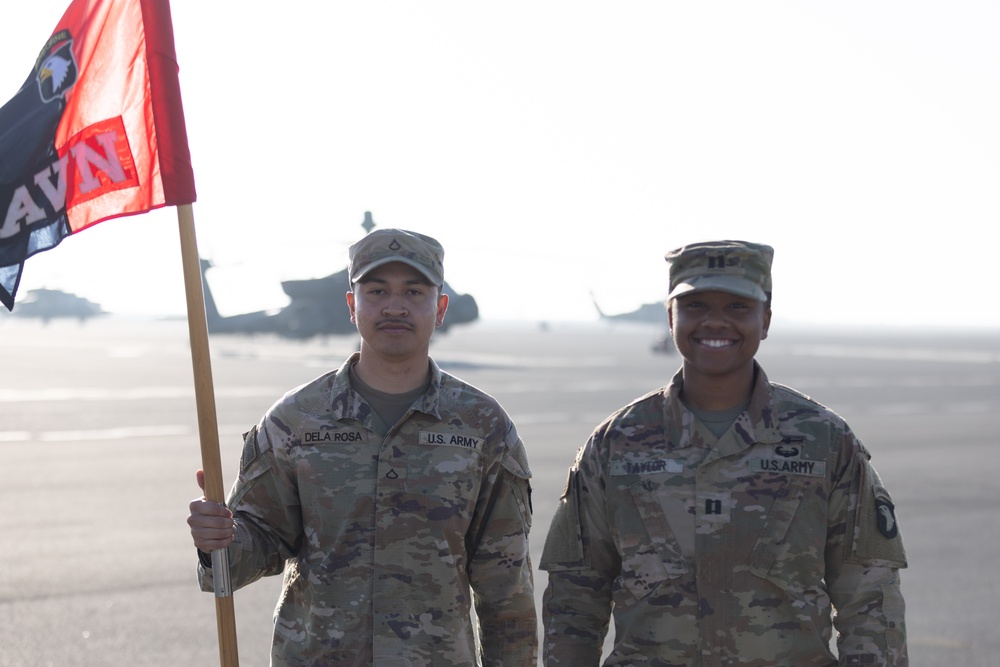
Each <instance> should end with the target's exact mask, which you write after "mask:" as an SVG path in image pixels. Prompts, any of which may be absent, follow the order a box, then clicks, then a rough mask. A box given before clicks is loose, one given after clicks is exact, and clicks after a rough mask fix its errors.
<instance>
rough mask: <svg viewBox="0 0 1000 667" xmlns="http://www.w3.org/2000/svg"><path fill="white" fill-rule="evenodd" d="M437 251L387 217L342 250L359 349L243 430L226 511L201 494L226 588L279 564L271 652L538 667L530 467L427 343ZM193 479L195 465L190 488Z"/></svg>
mask: <svg viewBox="0 0 1000 667" xmlns="http://www.w3.org/2000/svg"><path fill="white" fill-rule="evenodd" d="M443 258H444V250H443V248H442V247H441V245H440V244H439V243H438V242H437V241H436V240H434V239H432V238H430V237H428V236H424V235H422V234H417V233H414V232H407V231H404V230H399V229H380V230H376V231H373V232H371V233H370V234H368V235H367V236H365V237H364V238H363V239H361V240H360V241H359V242H357V243H356V244H354V245H353V246H351V248H350V265H349V273H350V280H351V285H352V289H351V291H350V292H348V293H347V302H348V306H349V308H350V312H351V320H352V321H353V322H354V323H355V324H356V325H357V327H358V331H359V333H360V334H361V350H360V352H358V353H355V354H354V355H352V356H351V357H350V358H349V359H348V360H347V361H346V362H345V363H344V364H343V366H341V368H340V369H339V370H337V371H333V372H330V373H327V374H325V375H323V376H321V377H319V378H317V379H316V380H313V381H312V382H310V383H307V384H305V385H303V386H301V387H299V388H297V389H295V390H293V391H291V392H289V393H288V394H286V395H285V396H284V397H282V398H281V399H279V400H278V402H277V403H275V404H274V406H272V407H271V408H270V409H269V410H268V411H267V413H266V414H265V415H264V417H263V419H262V420H261V421H260V423H259V424H258V425H257V426H256V427H254V428H253V429H252V430H251V431H250V433H248V434H247V436H246V440H245V445H244V450H243V457H242V460H241V462H240V473H239V477H238V479H237V480H236V483H235V484H234V486H233V488H232V490H231V491H230V494H229V499H228V503H227V504H228V507H229V508H231V511H230V509H226V507H223V506H221V505H219V504H217V503H213V502H209V501H206V500H205V499H204V498H197V499H195V500H193V501H192V502H191V505H190V511H191V514H190V516H189V518H188V523H189V525H190V527H191V535H192V537H193V539H194V543H195V546H197V547H198V548H199V549H200V550H201V563H200V565H199V574H200V577H201V584H202V588H203V589H204V590H212V570H211V560H210V559H209V558H207V556H206V553H205V552H209V551H212V550H215V549H220V548H227V549H228V555H229V559H230V563H231V574H232V583H233V586H234V588H238V587H240V586H244V585H246V584H249V583H251V582H253V581H255V580H256V579H258V578H260V577H262V576H266V575H273V574H279V573H282V572H283V573H284V587H283V591H282V594H281V599H280V601H279V603H278V609H277V611H276V615H275V626H274V638H273V645H272V653H271V664H272V665H275V666H292V665H295V666H301V665H380V666H383V665H384V666H390V665H400V666H403V665H406V666H413V667H422V666H441V667H453V666H454V665H475V664H477V655H476V643H477V642H476V639H477V637H476V636H475V635H476V634H477V630H476V627H475V622H474V620H473V614H472V611H473V606H475V611H476V616H477V617H478V626H479V627H478V643H479V644H480V646H481V649H480V655H479V658H480V659H481V664H482V665H484V666H485V667H500V666H503V667H533V666H534V664H535V660H536V655H537V650H536V649H537V621H536V616H535V607H534V594H533V584H532V571H531V561H530V558H529V555H528V530H529V528H530V525H531V509H530V486H529V483H528V481H529V478H530V476H531V473H530V471H529V469H528V462H527V458H526V455H525V450H524V445H523V444H522V443H521V440H520V438H519V437H518V435H517V431H516V429H515V428H514V424H513V423H512V422H511V420H510V418H509V417H508V416H507V414H506V413H505V412H504V410H503V408H501V406H500V405H499V404H498V403H497V401H496V400H494V399H493V398H492V397H490V396H488V395H487V394H485V393H484V392H482V391H480V390H478V389H476V388H475V387H473V386H471V385H469V384H467V383H465V382H462V381H461V380H459V379H457V378H455V377H453V376H451V375H449V374H447V373H444V372H442V371H441V370H440V368H438V366H437V364H435V363H434V361H433V360H431V359H430V357H429V356H428V354H429V346H430V339H431V334H432V333H433V332H434V329H435V327H437V326H440V325H441V323H442V321H443V320H444V316H445V311H446V310H447V307H448V297H447V295H445V294H442V293H441V288H442V285H443V284H444V266H443ZM200 482H201V475H200V474H199V483H200Z"/></svg>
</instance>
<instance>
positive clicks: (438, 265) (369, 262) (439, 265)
mask: <svg viewBox="0 0 1000 667" xmlns="http://www.w3.org/2000/svg"><path fill="white" fill-rule="evenodd" d="M348 256H349V258H350V261H349V263H348V274H349V275H350V278H351V284H352V285H353V284H354V283H356V282H358V281H359V280H361V278H363V277H364V275H365V274H366V273H368V272H369V271H371V270H372V269H374V268H376V267H379V266H382V265H383V264H388V263H390V262H402V263H403V264H408V265H409V266H412V267H413V268H415V269H416V270H417V271H419V272H420V273H422V274H423V275H424V276H425V277H426V278H427V280H429V281H430V282H431V284H432V285H437V286H438V287H440V286H441V285H443V284H444V248H443V247H441V244H440V243H438V242H437V241H436V240H435V239H432V238H431V237H430V236H425V235H423V234H418V233H416V232H408V231H406V230H405V229H376V230H374V231H373V232H371V233H370V234H368V235H367V236H365V237H364V238H363V239H361V240H360V241H358V242H357V243H355V244H354V245H352V246H351V248H350V250H349V251H348Z"/></svg>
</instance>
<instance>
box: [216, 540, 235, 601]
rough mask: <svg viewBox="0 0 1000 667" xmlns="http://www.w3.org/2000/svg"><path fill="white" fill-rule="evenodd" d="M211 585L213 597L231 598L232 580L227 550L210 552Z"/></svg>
mask: <svg viewBox="0 0 1000 667" xmlns="http://www.w3.org/2000/svg"><path fill="white" fill-rule="evenodd" d="M212 584H213V586H214V587H215V597H217V598H228V597H232V595H233V580H232V577H231V576H230V574H229V551H228V550H227V549H216V550H215V551H213V552H212Z"/></svg>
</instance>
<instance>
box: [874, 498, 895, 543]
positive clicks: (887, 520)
mask: <svg viewBox="0 0 1000 667" xmlns="http://www.w3.org/2000/svg"><path fill="white" fill-rule="evenodd" d="M875 520H876V521H877V522H878V530H879V532H880V533H882V534H883V535H885V536H886V537H887V538H889V539H890V540H891V539H892V538H894V537H896V535H897V534H898V533H899V527H898V526H897V525H896V508H895V506H894V505H893V504H892V503H891V502H889V500H888V499H887V498H885V497H879V496H876V497H875Z"/></svg>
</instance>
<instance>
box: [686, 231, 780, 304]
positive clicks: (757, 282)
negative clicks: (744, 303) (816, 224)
mask: <svg viewBox="0 0 1000 667" xmlns="http://www.w3.org/2000/svg"><path fill="white" fill-rule="evenodd" d="M773 258H774V248H772V247H771V246H769V245H762V244H760V243H749V242H747V241H708V242H703V243H693V244H691V245H686V246H683V247H681V248H677V249H676V250H671V251H670V252H668V253H667V254H666V260H667V261H668V262H670V294H669V295H667V299H673V298H674V297H678V296H681V295H683V294H691V293H693V292H706V291H709V290H719V291H722V292H729V293H731V294H738V295H740V296H745V297H747V298H750V299H757V300H758V301H767V298H768V295H769V294H770V293H771V260H772V259H773Z"/></svg>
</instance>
